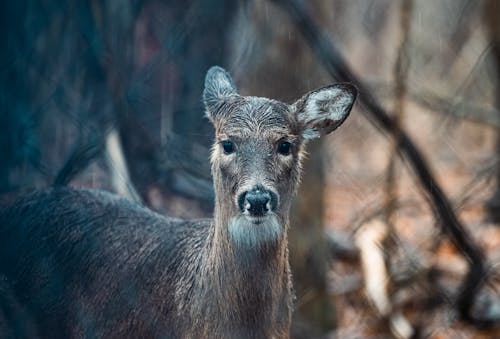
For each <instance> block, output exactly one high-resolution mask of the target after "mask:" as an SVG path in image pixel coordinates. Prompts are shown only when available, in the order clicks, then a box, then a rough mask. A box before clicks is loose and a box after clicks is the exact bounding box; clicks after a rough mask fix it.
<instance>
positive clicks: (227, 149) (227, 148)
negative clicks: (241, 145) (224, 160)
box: [220, 140, 234, 154]
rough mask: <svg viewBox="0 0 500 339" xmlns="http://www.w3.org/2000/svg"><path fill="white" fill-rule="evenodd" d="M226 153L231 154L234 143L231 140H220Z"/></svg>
mask: <svg viewBox="0 0 500 339" xmlns="http://www.w3.org/2000/svg"><path fill="white" fill-rule="evenodd" d="M220 144H221V145H222V148H223V149H224V153H225V154H231V153H233V152H234V144H233V142H232V141H230V140H223V141H221V142H220Z"/></svg>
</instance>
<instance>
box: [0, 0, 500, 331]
mask: <svg viewBox="0 0 500 339" xmlns="http://www.w3.org/2000/svg"><path fill="white" fill-rule="evenodd" d="M0 16H1V19H0V25H1V28H0V34H1V38H0V44H1V47H0V194H1V199H2V200H3V201H7V200H10V199H13V198H14V197H15V196H17V195H18V194H20V193H22V192H25V191H28V190H32V189H33V188H43V187H47V186H48V185H50V184H51V183H52V182H53V181H54V179H55V176H56V174H57V172H58V171H59V170H60V169H61V167H62V166H63V164H64V162H65V161H66V160H67V159H68V158H70V157H73V158H74V159H77V160H78V161H79V163H80V164H81V168H80V170H79V173H78V175H77V177H76V179H75V180H74V181H73V182H72V183H71V184H72V185H73V186H87V187H98V188H102V189H106V190H110V191H114V192H117V193H119V194H122V195H125V196H128V197H129V198H131V199H135V200H137V201H139V202H141V203H143V204H145V205H147V206H149V207H150V208H152V209H154V210H156V211H159V212H160V213H166V214H169V215H173V216H179V217H203V216H209V215H210V214H211V212H212V202H213V190H212V184H211V178H210V165H209V162H208V155H209V149H210V144H211V142H212V138H213V135H212V130H211V126H210V125H209V123H208V121H207V120H206V119H205V118H204V116H203V115H204V112H203V107H202V105H201V91H202V85H203V79H204V76H205V72H206V71H207V69H208V68H209V67H210V66H211V65H215V64H217V65H221V66H223V67H225V68H226V69H228V70H229V71H230V73H231V74H232V75H233V78H234V79H235V82H236V84H237V86H238V87H239V89H240V92H241V93H242V94H246V95H256V96H266V97H272V98H276V99H280V100H282V101H286V102H292V101H293V100H294V99H297V98H299V97H300V96H302V94H304V93H305V92H307V91H309V90H312V89H314V88H317V87H320V86H323V85H327V84H330V83H332V82H340V81H347V82H352V83H354V84H356V85H357V86H358V88H359V90H360V95H359V98H358V103H357V104H356V105H355V107H354V110H353V112H352V113H351V117H350V118H349V119H348V120H347V122H346V123H345V124H344V125H343V126H342V127H341V128H340V129H339V130H338V131H336V132H335V133H334V135H333V136H331V137H328V138H325V140H323V141H321V142H316V143H311V144H310V145H309V147H310V150H311V156H310V157H309V159H308V160H307V163H306V165H305V177H304V179H303V183H302V187H301V193H300V194H299V197H300V199H297V201H296V203H295V206H294V208H293V211H292V215H293V223H292V229H291V234H290V256H291V262H292V270H293V272H294V286H295V290H296V295H297V300H296V312H295V315H294V321H293V326H292V334H293V337H294V338H316V337H318V338H319V337H332V338H333V337H335V338H390V337H395V338H410V337H421V338H436V339H437V338H494V337H497V338H498V337H500V331H499V321H500V271H499V266H500V227H499V223H500V162H499V159H500V157H499V156H500V154H499V152H500V134H499V133H500V1H496V0H477V1H474V0H440V1H429V0H427V1H426V0H399V1H398V0H328V1H327V0H310V1H300V0H288V1H287V0H246V1H245V0H240V1H234V0H187V1H173V0H122V1H99V0H90V1H80V0H57V1H56V0H32V1H14V0H12V1H2V3H1V4H0ZM82 150H84V151H85V152H83V151H82ZM89 150H91V153H92V158H91V159H85V157H84V156H83V155H82V154H88V153H89V152H88V151H89Z"/></svg>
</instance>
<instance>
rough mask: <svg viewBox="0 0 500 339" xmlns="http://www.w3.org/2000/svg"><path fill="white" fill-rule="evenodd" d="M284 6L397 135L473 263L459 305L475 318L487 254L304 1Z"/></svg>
mask: <svg viewBox="0 0 500 339" xmlns="http://www.w3.org/2000/svg"><path fill="white" fill-rule="evenodd" d="M272 1H273V2H274V3H276V4H277V5H279V6H280V7H282V8H283V9H284V10H285V11H286V12H288V14H289V15H290V16H291V18H292V19H293V21H294V23H295V25H296V26H297V27H298V29H299V30H300V32H301V33H302V35H303V36H304V38H305V40H306V41H307V43H308V44H309V45H310V47H311V49H312V52H313V53H314V55H315V56H316V58H318V60H319V61H321V62H322V63H323V66H324V67H325V69H326V70H327V71H328V72H329V73H330V75H331V76H332V77H333V78H335V79H336V80H338V81H348V82H353V83H354V84H356V86H358V89H359V93H360V95H359V101H360V103H361V105H362V106H363V107H364V108H365V110H363V112H364V113H365V114H366V115H367V117H368V118H369V120H370V121H371V122H372V123H373V124H375V125H376V126H377V127H378V128H379V129H381V130H382V131H383V132H384V133H386V134H388V135H389V136H391V137H393V138H394V137H397V139H398V140H397V141H398V148H399V154H400V155H401V156H402V157H403V159H404V160H406V161H407V163H408V165H409V166H410V168H411V169H412V170H413V171H414V173H415V174H416V176H417V179H418V181H419V182H420V185H421V186H422V187H423V189H424V191H425V193H426V197H427V199H428V201H429V203H430V205H431V207H432V209H433V210H434V212H435V214H436V218H437V219H438V220H439V221H440V225H441V227H442V230H443V232H445V233H446V234H447V235H448V236H449V237H450V238H451V240H452V241H453V243H454V244H455V246H456V247H457V248H458V249H459V250H460V251H461V252H462V253H463V255H464V256H465V257H466V258H467V260H468V263H469V271H468V273H467V276H466V277H465V279H464V281H463V282H462V285H461V287H460V291H459V293H458V296H457V308H458V311H459V313H460V315H461V317H462V318H463V319H465V320H468V321H473V320H474V319H473V318H472V316H471V314H470V312H469V311H470V309H471V306H472V304H473V301H474V298H475V296H476V294H477V292H478V291H479V289H480V287H481V285H482V283H483V277H484V276H485V264H484V257H483V253H482V251H481V249H480V248H479V247H478V246H477V245H476V243H475V242H474V241H473V239H472V238H471V236H470V235H469V234H468V232H467V230H466V229H465V228H464V226H463V225H462V224H461V222H460V221H459V220H458V218H457V216H456V215H455V213H454V211H453V208H452V206H451V204H450V202H449V200H448V198H447V197H446V195H445V194H444V192H443V190H442V189H441V187H440V186H439V184H438V182H437V181H436V179H435V178H434V176H433V174H432V173H431V170H430V168H429V166H428V165H427V163H426V161H425V160H424V158H423V156H422V154H421V152H420V150H419V149H418V148H417V147H416V145H415V144H414V143H413V141H412V140H411V139H410V137H409V136H408V135H407V134H406V133H405V132H404V131H403V130H402V129H401V128H399V127H398V126H397V124H395V122H394V121H393V120H392V119H391V118H390V117H389V115H388V114H387V112H386V111H385V110H384V109H383V108H382V106H381V105H380V104H379V103H378V102H377V100H376V99H375V97H373V96H372V95H371V93H370V91H369V90H368V88H367V87H366V86H365V84H364V83H363V82H362V81H361V80H360V79H359V78H358V77H357V76H356V75H355V74H354V73H353V72H352V71H351V69H350V68H349V66H348V65H347V63H346V62H345V60H344V59H343V58H342V56H341V54H340V53H339V51H338V50H337V48H336V47H335V45H334V44H333V43H331V42H330V40H329V39H328V37H327V35H326V34H325V33H324V32H323V31H322V30H321V29H320V28H319V27H318V25H316V23H315V22H314V20H313V19H312V17H311V15H309V14H308V13H307V11H306V9H305V8H304V7H303V6H302V4H301V3H300V2H299V1H297V0H272Z"/></svg>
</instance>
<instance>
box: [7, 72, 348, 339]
mask: <svg viewBox="0 0 500 339" xmlns="http://www.w3.org/2000/svg"><path fill="white" fill-rule="evenodd" d="M354 98H355V90H354V89H353V88H352V87H349V86H347V85H340V86H336V87H328V88H325V89H322V90H319V91H315V92H311V93H309V94H308V95H307V96H305V97H304V98H303V99H301V100H299V101H298V102H297V103H296V104H295V105H293V106H288V105H285V104H283V103H280V102H277V101H273V100H269V99H263V98H254V97H242V96H240V95H238V94H237V93H236V91H235V89H234V86H233V85H232V82H231V80H230V78H229V76H228V75H227V73H226V72H225V71H223V70H222V69H220V68H217V67H215V68H212V69H211V70H210V71H209V73H208V74H207V80H206V83H205V93H204V100H205V105H206V108H207V114H208V116H209V118H210V120H211V121H212V123H213V124H214V126H215V130H216V134H217V135H216V140H217V141H216V143H215V145H214V149H213V152H212V173H213V176H214V187H215V192H216V204H215V209H214V219H206V220H189V221H186V220H179V219H173V218H166V217H163V216H161V215H158V214H156V213H154V212H151V211H150V210H148V209H146V208H144V207H141V206H138V205H136V204H133V203H131V202H128V201H126V200H124V199H120V198H118V197H116V196H114V195H112V194H108V193H104V192H100V191H93V190H74V189H69V188H53V189H49V190H46V191H43V192H36V193H34V194H32V195H29V196H26V197H24V198H22V199H21V200H20V201H18V202H16V203H15V204H14V205H13V206H11V207H9V208H4V209H3V210H1V211H0V337H4V336H5V337H9V336H10V337H14V338H18V337H30V338H31V337H41V338H72V337H78V338H81V337H88V338H113V337H114V338H287V337H288V333H289V326H290V318H291V312H292V294H291V282H290V272H289V266H288V249H287V229H288V210H289V208H290V202H291V197H292V195H293V194H294V192H295V190H296V186H297V183H298V181H299V174H300V158H301V157H302V154H303V144H304V140H306V139H307V138H310V137H315V136H319V135H320V134H326V133H329V132H331V131H332V130H333V129H335V128H336V127H337V126H338V125H339V124H340V123H341V122H342V121H343V120H344V119H345V117H346V116H347V113H348V112H349V110H350V109H351V107H352V104H353V101H354ZM335 103H337V104H336V105H334V104H335ZM322 115H324V116H322ZM326 118H328V119H326Z"/></svg>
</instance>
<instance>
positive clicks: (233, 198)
mask: <svg viewBox="0 0 500 339" xmlns="http://www.w3.org/2000/svg"><path fill="white" fill-rule="evenodd" d="M356 95H357V91H356V88H355V87H354V86H352V85H350V84H337V85H331V86H326V87H322V88H319V89H317V90H314V91H312V92H309V93H307V94H306V95H304V96H303V97H302V98H300V99H299V100H297V101H296V102H295V103H293V104H292V105H288V104H285V103H283V102H280V101H276V100H271V99H267V98H258V97H251V96H241V95H239V94H238V93H237V91H236V87H235V86H234V84H233V81H232V79H231V77H230V76H229V74H228V73H227V72H226V71H225V70H224V69H222V68H220V67H217V66H215V67H212V68H210V70H209V71H208V73H207V75H206V79H205V90H204V93H203V100H204V104H205V108H206V113H207V116H208V118H209V119H210V121H211V122H212V123H213V125H214V127H215V134H216V138H215V139H216V140H215V143H214V145H213V149H212V155H211V161H212V174H213V178H214V186H215V193H216V211H215V213H216V217H217V216H221V215H224V218H225V219H226V221H227V225H228V226H227V227H228V231H229V235H230V237H231V239H232V240H233V241H234V242H236V243H241V244H245V245H250V246H258V245H259V244H262V243H266V242H269V241H276V240H278V239H279V237H280V235H281V234H282V233H283V232H284V225H285V224H286V222H285V221H286V220H287V215H288V210H289V209H290V205H291V199H292V196H293V195H294V193H295V191H296V188H297V185H298V182H299V176H300V167H301V160H302V158H303V155H304V147H305V144H306V142H307V141H308V140H310V139H313V138H318V137H320V136H322V135H325V134H328V133H331V132H332V131H334V130H335V129H336V128H337V127H338V126H340V125H341V124H342V123H343V122H344V120H345V119H346V118H347V116H348V115H349V112H350V111H351V108H352V106H353V104H354V101H355V99H356Z"/></svg>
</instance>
